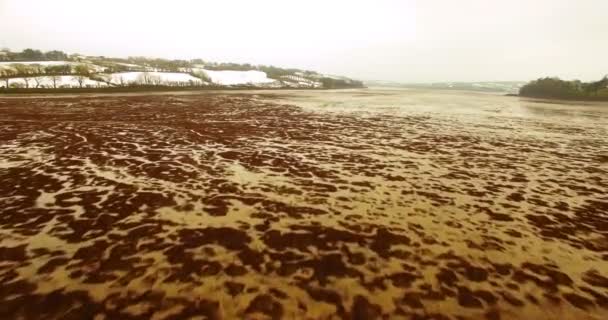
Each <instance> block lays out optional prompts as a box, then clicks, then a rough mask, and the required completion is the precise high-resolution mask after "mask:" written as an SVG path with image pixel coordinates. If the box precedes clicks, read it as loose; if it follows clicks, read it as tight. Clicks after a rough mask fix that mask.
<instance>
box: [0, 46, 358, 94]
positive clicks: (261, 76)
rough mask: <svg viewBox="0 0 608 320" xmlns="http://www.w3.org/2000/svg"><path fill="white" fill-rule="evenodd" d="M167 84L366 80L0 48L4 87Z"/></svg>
mask: <svg viewBox="0 0 608 320" xmlns="http://www.w3.org/2000/svg"><path fill="white" fill-rule="evenodd" d="M167 86H171V87H213V88H216V87H217V88H221V87H251V88H323V89H336V88H356V87H363V83H362V82H361V81H357V80H353V79H349V78H346V77H337V76H332V75H326V74H321V73H318V72H315V71H310V70H301V69H294V68H280V67H275V66H266V65H251V64H238V63H217V62H208V61H204V60H202V59H192V60H169V59H160V58H149V57H128V58H112V57H105V56H85V55H80V54H67V53H65V52H63V51H58V50H53V51H48V52H42V51H40V50H34V49H25V50H23V51H21V52H12V51H10V50H8V49H3V50H1V51H0V88H5V89H11V88H15V89H69V88H108V87H151V88H153V87H167Z"/></svg>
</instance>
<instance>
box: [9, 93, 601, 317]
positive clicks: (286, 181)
mask: <svg viewBox="0 0 608 320" xmlns="http://www.w3.org/2000/svg"><path fill="white" fill-rule="evenodd" d="M0 319H96V320H101V319H489V320H494V319H608V104H584V103H550V102H541V101H531V100H524V99H520V98H517V97H504V96H500V95H497V94H487V93H472V92H459V91H424V90H407V89H400V90H396V89H363V90H344V91H254V92H211V93H188V94H175V93H174V94H167V95H162V94H157V95H149V96H142V95H107V96H53V97H41V96H39V97H35V96H33V97H0Z"/></svg>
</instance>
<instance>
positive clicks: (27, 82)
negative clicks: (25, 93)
mask: <svg viewBox="0 0 608 320" xmlns="http://www.w3.org/2000/svg"><path fill="white" fill-rule="evenodd" d="M22 79H23V82H24V83H25V87H26V88H29V87H30V80H31V79H30V78H28V77H23V78H22Z"/></svg>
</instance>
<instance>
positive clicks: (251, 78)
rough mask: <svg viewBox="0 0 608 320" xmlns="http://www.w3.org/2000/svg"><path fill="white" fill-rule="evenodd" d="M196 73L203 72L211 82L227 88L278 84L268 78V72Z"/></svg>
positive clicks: (222, 71) (224, 71) (206, 71)
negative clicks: (243, 85) (244, 85)
mask: <svg viewBox="0 0 608 320" xmlns="http://www.w3.org/2000/svg"><path fill="white" fill-rule="evenodd" d="M195 71H202V72H204V73H205V74H207V76H208V77H209V78H210V79H211V82H213V83H216V84H221V85H225V86H230V85H240V84H254V85H259V84H268V85H269V84H273V83H275V82H277V81H276V80H274V79H270V78H268V77H267V76H266V72H263V71H257V70H249V71H233V70H221V71H215V70H206V69H196V70H195Z"/></svg>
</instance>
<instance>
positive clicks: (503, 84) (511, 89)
mask: <svg viewBox="0 0 608 320" xmlns="http://www.w3.org/2000/svg"><path fill="white" fill-rule="evenodd" d="M365 84H366V85H367V86H382V87H396V88H420V89H441V90H468V91H484V92H500V93H517V92H518V91H519V89H520V88H521V87H522V86H523V85H524V84H525V82H523V81H491V82H434V83H398V82H391V81H365Z"/></svg>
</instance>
